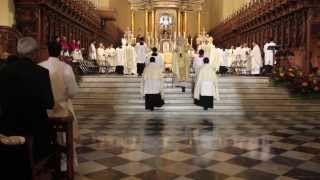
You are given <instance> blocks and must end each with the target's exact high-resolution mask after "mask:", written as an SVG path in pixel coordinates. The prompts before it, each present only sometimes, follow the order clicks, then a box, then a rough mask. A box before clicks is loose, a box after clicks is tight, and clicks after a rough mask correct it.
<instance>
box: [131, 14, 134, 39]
mask: <svg viewBox="0 0 320 180" xmlns="http://www.w3.org/2000/svg"><path fill="white" fill-rule="evenodd" d="M134 25H135V22H134V10H133V9H132V10H131V32H132V33H133V34H134Z"/></svg>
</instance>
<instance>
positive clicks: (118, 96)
mask: <svg viewBox="0 0 320 180" xmlns="http://www.w3.org/2000/svg"><path fill="white" fill-rule="evenodd" d="M90 97H91V98H92V97H94V98H103V99H110V100H112V99H140V98H142V96H141V95H140V93H135V94H124V93H108V92H104V93H92V92H83V93H79V94H78V95H77V96H76V97H75V98H90ZM192 97H193V96H192V95H191V93H170V94H164V98H165V99H181V98H192ZM220 98H221V99H222V100H223V99H262V100H263V99H294V98H292V97H290V95H288V94H253V93H248V94H230V93H220Z"/></svg>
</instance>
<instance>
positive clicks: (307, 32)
mask: <svg viewBox="0 0 320 180" xmlns="http://www.w3.org/2000/svg"><path fill="white" fill-rule="evenodd" d="M319 12H320V4H319V1H318V0H255V1H252V2H251V3H249V4H246V5H245V6H243V7H242V8H240V9H239V10H238V11H236V12H235V13H234V14H232V15H230V16H229V17H227V18H226V19H225V20H224V21H222V22H221V23H220V24H218V25H217V26H216V27H214V28H213V29H211V30H210V32H209V33H210V34H211V35H212V36H213V37H214V39H215V44H217V45H218V46H221V47H225V48H229V47H230V46H232V45H234V46H238V45H240V44H243V43H251V42H253V41H255V42H257V43H258V44H259V45H260V47H263V45H264V43H265V42H266V41H267V40H268V39H269V38H271V37H272V38H273V39H274V40H275V41H276V43H277V44H278V45H280V46H281V48H282V49H290V50H292V51H297V50H300V51H301V52H302V53H303V54H304V55H303V56H304V57H305V58H304V62H297V63H298V64H299V65H300V66H302V67H303V69H304V70H306V71H308V70H309V69H310V58H311V54H312V51H314V49H313V48H312V47H311V44H312V41H313V34H312V29H313V25H315V24H314V23H313V22H318V21H319ZM296 61H299V60H296ZM300 61H302V60H300Z"/></svg>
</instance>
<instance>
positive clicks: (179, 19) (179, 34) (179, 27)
mask: <svg viewBox="0 0 320 180" xmlns="http://www.w3.org/2000/svg"><path fill="white" fill-rule="evenodd" d="M177 30H178V36H181V12H180V10H178V27H177Z"/></svg>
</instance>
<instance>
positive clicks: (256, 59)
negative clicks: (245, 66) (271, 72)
mask: <svg viewBox="0 0 320 180" xmlns="http://www.w3.org/2000/svg"><path fill="white" fill-rule="evenodd" d="M252 46H253V49H252V51H251V63H250V64H251V72H250V74H252V75H259V74H260V69H261V67H262V56H261V50H260V47H259V45H258V44H257V43H255V42H253V43H252Z"/></svg>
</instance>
